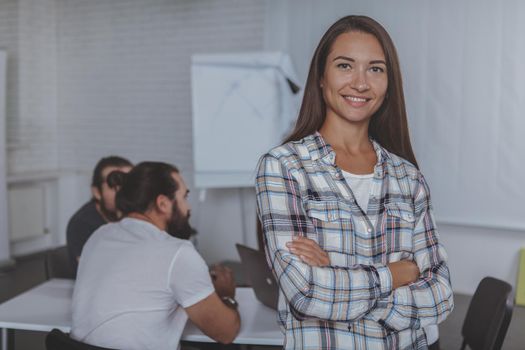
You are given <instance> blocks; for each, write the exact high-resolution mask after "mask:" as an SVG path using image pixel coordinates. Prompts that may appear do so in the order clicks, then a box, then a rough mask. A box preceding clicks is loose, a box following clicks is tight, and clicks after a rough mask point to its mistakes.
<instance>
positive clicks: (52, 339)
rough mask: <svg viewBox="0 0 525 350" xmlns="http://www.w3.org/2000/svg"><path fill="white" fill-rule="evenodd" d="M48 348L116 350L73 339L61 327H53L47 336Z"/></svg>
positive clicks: (60, 349)
mask: <svg viewBox="0 0 525 350" xmlns="http://www.w3.org/2000/svg"><path fill="white" fill-rule="evenodd" d="M46 350H116V349H108V348H101V347H99V346H94V345H89V344H85V343H82V342H79V341H77V340H74V339H71V338H70V337H69V335H67V334H66V333H64V332H62V331H61V330H59V329H56V328H55V329H53V330H52V331H51V332H49V333H47V336H46Z"/></svg>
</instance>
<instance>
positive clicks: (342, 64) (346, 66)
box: [337, 63, 352, 69]
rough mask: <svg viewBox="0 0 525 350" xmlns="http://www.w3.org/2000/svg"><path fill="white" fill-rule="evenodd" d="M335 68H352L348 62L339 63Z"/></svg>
mask: <svg viewBox="0 0 525 350" xmlns="http://www.w3.org/2000/svg"><path fill="white" fill-rule="evenodd" d="M337 68H341V69H350V68H352V67H351V66H350V65H349V64H348V63H339V64H338V65H337Z"/></svg>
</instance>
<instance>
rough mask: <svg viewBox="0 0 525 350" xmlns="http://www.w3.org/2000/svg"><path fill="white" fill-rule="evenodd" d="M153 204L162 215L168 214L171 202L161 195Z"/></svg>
mask: <svg viewBox="0 0 525 350" xmlns="http://www.w3.org/2000/svg"><path fill="white" fill-rule="evenodd" d="M155 204H156V206H157V210H158V211H159V212H161V213H162V214H168V213H169V211H170V210H171V207H172V204H171V200H170V199H169V198H168V197H166V196H165V195H163V194H161V195H158V196H157V200H156V201H155Z"/></svg>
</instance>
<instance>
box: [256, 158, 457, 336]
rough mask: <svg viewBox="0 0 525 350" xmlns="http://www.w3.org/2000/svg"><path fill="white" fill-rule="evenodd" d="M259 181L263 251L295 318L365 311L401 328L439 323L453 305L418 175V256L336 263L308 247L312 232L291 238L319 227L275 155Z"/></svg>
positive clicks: (345, 316) (349, 317)
mask: <svg viewBox="0 0 525 350" xmlns="http://www.w3.org/2000/svg"><path fill="white" fill-rule="evenodd" d="M256 189H257V202H258V213H259V216H260V219H261V222H262V226H263V231H264V236H265V243H266V252H267V258H268V261H269V264H270V266H271V267H272V269H273V271H274V273H275V275H276V277H277V280H278V281H279V282H280V286H281V290H282V291H283V293H284V295H285V297H286V299H287V300H288V302H289V305H290V310H291V312H292V313H293V314H294V316H295V317H296V318H298V319H306V318H319V319H323V320H334V321H348V322H351V321H354V320H357V319H360V318H362V317H366V318H370V319H373V320H375V321H376V322H380V323H382V324H384V325H385V327H388V328H391V329H394V330H402V329H406V328H419V327H422V326H424V325H426V324H435V323H439V322H440V321H441V320H443V319H444V318H446V316H447V315H448V314H449V312H450V311H451V310H452V307H453V299H452V291H451V288H450V279H449V273H448V268H447V266H446V254H445V252H444V250H443V248H442V246H441V245H440V244H439V243H438V239H437V234H436V232H435V229H434V221H433V217H432V213H431V207H430V200H429V195H428V187H427V186H426V183H425V182H424V180H423V178H422V177H421V184H420V186H419V188H418V190H417V191H416V200H415V203H416V207H417V211H418V220H417V223H416V226H415V230H414V235H413V237H414V252H415V253H414V260H415V261H414V262H411V261H401V262H393V263H391V264H388V265H387V266H381V265H354V266H349V267H333V266H330V265H329V264H327V261H326V259H327V258H328V256H327V255H326V253H325V252H322V251H321V252H319V251H318V250H316V249H314V250H312V249H311V248H312V245H311V243H314V244H315V245H316V243H315V242H314V241H313V240H310V241H309V240H307V239H305V238H299V239H296V240H294V239H293V238H294V237H310V238H314V237H315V236H316V233H315V229H314V227H313V225H312V223H311V221H310V219H309V217H308V216H307V215H306V213H305V211H304V209H303V206H302V200H301V198H300V195H299V194H300V190H299V186H298V184H297V181H296V180H295V178H294V177H293V176H292V174H291V173H290V171H289V170H288V169H286V168H285V167H284V166H283V165H282V164H281V163H280V161H279V160H278V159H276V158H274V157H272V156H266V157H265V158H263V160H262V161H261V163H260V167H259V174H258V177H257V187H256ZM287 243H288V245H287ZM309 245H310V246H309ZM293 250H295V251H293ZM319 250H320V248H319ZM420 271H421V273H420Z"/></svg>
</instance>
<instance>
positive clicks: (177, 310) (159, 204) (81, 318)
mask: <svg viewBox="0 0 525 350" xmlns="http://www.w3.org/2000/svg"><path fill="white" fill-rule="evenodd" d="M110 177H111V178H110V179H109V181H115V182H116V183H117V185H118V186H121V188H120V190H119V192H118V194H117V206H118V207H119V209H120V210H121V211H122V212H123V213H124V215H125V218H124V219H123V220H122V221H120V222H117V223H111V224H107V225H104V226H102V227H101V228H99V229H98V230H97V231H95V233H94V234H93V235H92V236H91V237H90V239H89V240H88V242H87V243H86V245H85V246H84V248H83V251H82V255H81V258H80V264H79V269H78V275H77V281H76V283H75V289H74V293H73V326H72V330H71V337H72V338H74V339H77V340H79V341H82V342H84V343H88V344H91V345H97V346H102V347H107V348H115V349H155V350H162V349H170V350H173V349H177V347H178V345H179V341H180V336H181V333H182V331H183V329H184V326H185V324H186V321H187V319H188V317H189V318H190V319H191V320H192V322H193V323H195V325H196V326H197V327H199V328H200V329H201V330H202V331H203V332H204V333H206V334H207V335H208V336H210V337H211V338H213V339H215V340H217V341H219V342H223V343H228V342H231V341H232V340H233V339H234V338H235V336H236V335H237V332H238V330H239V325H240V320H239V314H238V312H237V310H236V302H235V300H234V299H233V298H234V296H235V284H234V281H233V277H232V274H231V271H229V270H227V269H226V268H223V267H216V268H215V269H214V271H213V272H214V276H215V277H214V281H213V282H212V279H211V278H210V274H209V272H208V267H207V266H206V264H205V262H204V260H203V259H202V258H201V257H200V255H199V254H198V253H197V251H196V250H195V248H194V247H193V245H192V244H191V243H190V242H189V241H188V240H187V238H189V236H190V234H191V232H192V230H191V227H190V226H189V222H188V218H189V205H188V203H187V201H186V199H187V194H188V192H189V191H188V189H187V187H186V185H185V183H184V181H183V179H182V177H181V176H180V175H179V173H178V171H177V169H176V168H175V167H173V166H170V165H168V164H164V163H154V162H147V163H141V164H139V165H137V166H136V167H135V168H134V169H133V170H132V171H131V172H130V173H129V174H127V175H124V174H123V173H118V174H113V175H110ZM159 184H160V186H159ZM163 184H164V186H163ZM159 188H160V191H161V192H163V193H164V194H163V193H161V194H158V193H157V192H159ZM174 192H175V193H174ZM170 193H171V194H172V196H171V198H170V196H169V194H170ZM173 193H174V194H173ZM148 198H149V200H148ZM144 208H147V209H146V210H144ZM168 232H169V233H168ZM177 237H181V238H182V239H181V238H177Z"/></svg>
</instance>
